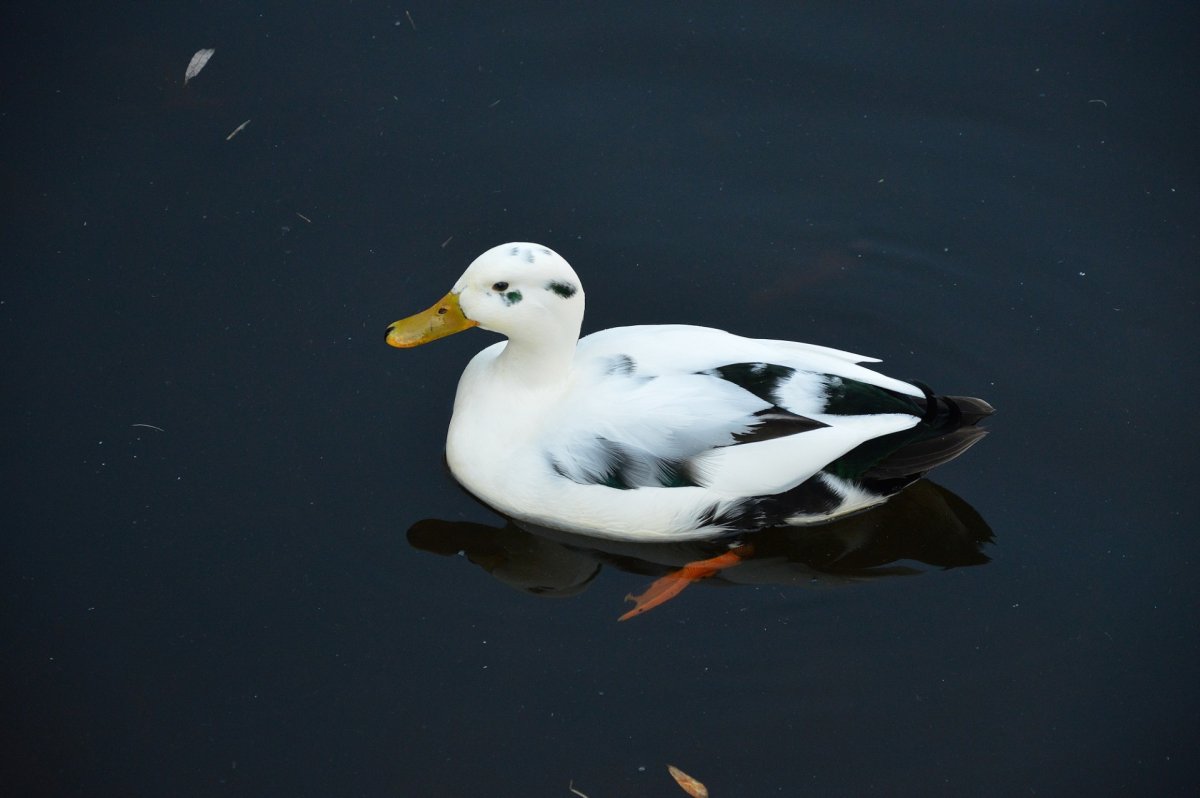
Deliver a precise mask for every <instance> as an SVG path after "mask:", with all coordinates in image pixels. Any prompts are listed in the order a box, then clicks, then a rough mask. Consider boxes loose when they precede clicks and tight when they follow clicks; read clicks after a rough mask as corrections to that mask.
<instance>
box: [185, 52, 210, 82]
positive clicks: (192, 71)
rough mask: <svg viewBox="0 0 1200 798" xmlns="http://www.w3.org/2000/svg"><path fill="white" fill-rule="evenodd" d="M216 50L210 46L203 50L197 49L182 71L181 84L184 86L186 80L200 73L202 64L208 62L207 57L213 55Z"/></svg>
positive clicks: (202, 67)
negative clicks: (184, 70)
mask: <svg viewBox="0 0 1200 798" xmlns="http://www.w3.org/2000/svg"><path fill="white" fill-rule="evenodd" d="M215 52H216V50H215V49H214V48H212V47H208V48H205V49H203V50H197V51H196V54H195V55H194V56H192V60H191V61H189V62H188V68H187V72H184V73H183V85H184V86H186V85H187V84H188V81H189V80H191V79H192V78H194V77H196V76H197V75H199V74H200V70H201V69H204V65H205V64H207V63H208V59H210V58H212V57H213V53H215Z"/></svg>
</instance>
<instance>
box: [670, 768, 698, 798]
mask: <svg viewBox="0 0 1200 798" xmlns="http://www.w3.org/2000/svg"><path fill="white" fill-rule="evenodd" d="M667 772H668V773H670V774H671V778H673V779H675V783H676V784H678V785H679V786H680V787H681V788H682V789H683V791H684V792H686V793H687V794H688V795H690V796H692V798H708V788H707V787H705V786H704V785H703V784H701V783H700V782H698V781H696V780H695V779H694V778H692V777H691V776H689V775H688V774H686V773H684V772H683V771H682V770H680V769H679V768H677V767H675V766H674V765H667Z"/></svg>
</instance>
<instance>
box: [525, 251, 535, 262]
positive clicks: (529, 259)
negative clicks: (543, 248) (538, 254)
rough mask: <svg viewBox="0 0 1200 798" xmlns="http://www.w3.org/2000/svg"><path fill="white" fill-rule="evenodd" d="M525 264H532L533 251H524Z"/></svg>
mask: <svg viewBox="0 0 1200 798" xmlns="http://www.w3.org/2000/svg"><path fill="white" fill-rule="evenodd" d="M525 262H526V263H533V250H532V249H527V250H525Z"/></svg>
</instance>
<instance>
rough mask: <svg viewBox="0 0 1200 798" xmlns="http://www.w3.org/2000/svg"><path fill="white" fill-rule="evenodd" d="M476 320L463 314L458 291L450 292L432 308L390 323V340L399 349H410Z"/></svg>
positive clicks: (451, 332) (388, 338)
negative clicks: (456, 292)
mask: <svg viewBox="0 0 1200 798" xmlns="http://www.w3.org/2000/svg"><path fill="white" fill-rule="evenodd" d="M477 324H478V322H475V321H472V320H471V319H468V318H467V317H466V316H464V315H463V312H462V308H461V307H459V304H458V294H455V293H449V294H446V295H445V296H444V297H442V298H441V299H440V300H439V301H438V303H437V304H436V305H434V306H433V307H431V308H430V309H429V310H423V311H421V312H420V313H417V314H414V315H412V316H409V317H408V318H407V319H400V321H394V322H392V323H391V324H390V325H388V334H387V342H388V343H389V344H391V345H392V346H395V347H398V348H400V349H408V348H410V347H414V346H420V345H421V344H427V343H429V342H430V341H436V340H437V339H438V338H445V337H446V336H447V335H453V334H454V333H456V332H462V331H463V330H466V329H469V328H471V327H474V326H476V325H477Z"/></svg>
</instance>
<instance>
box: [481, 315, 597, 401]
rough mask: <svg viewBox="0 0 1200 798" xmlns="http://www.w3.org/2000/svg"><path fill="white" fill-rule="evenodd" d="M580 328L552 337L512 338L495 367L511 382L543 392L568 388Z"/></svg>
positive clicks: (557, 333) (557, 332)
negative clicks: (562, 386)
mask: <svg viewBox="0 0 1200 798" xmlns="http://www.w3.org/2000/svg"><path fill="white" fill-rule="evenodd" d="M578 341H579V327H578V325H576V326H575V328H574V330H573V331H571V330H558V331H556V334H553V335H538V336H519V337H510V338H509V339H508V343H507V344H505V346H504V351H503V352H501V353H500V356H499V357H498V358H497V359H496V368H497V369H498V370H500V372H501V373H502V374H504V376H505V377H506V378H508V379H511V380H514V381H516V382H518V383H521V384H523V385H525V386H527V387H530V388H537V389H541V390H544V389H546V388H548V387H553V386H557V385H565V384H566V383H567V382H568V381H569V380H570V378H571V369H572V365H573V363H574V360H575V346H576V344H577V343H578Z"/></svg>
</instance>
